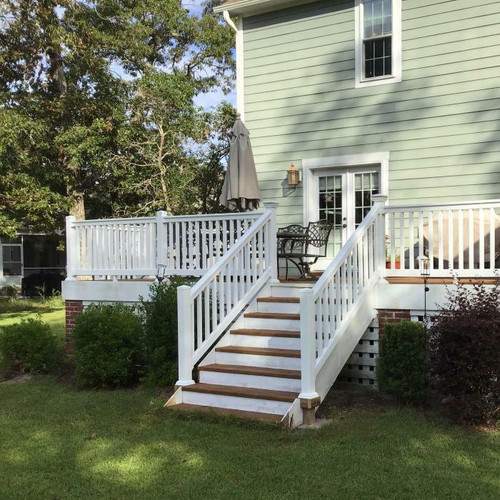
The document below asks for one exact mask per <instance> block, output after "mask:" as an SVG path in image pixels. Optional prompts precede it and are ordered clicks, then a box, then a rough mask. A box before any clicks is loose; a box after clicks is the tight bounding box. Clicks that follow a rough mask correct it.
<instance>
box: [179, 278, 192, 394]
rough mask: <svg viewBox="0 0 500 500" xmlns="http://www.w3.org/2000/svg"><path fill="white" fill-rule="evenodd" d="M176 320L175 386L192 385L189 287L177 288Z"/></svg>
mask: <svg viewBox="0 0 500 500" xmlns="http://www.w3.org/2000/svg"><path fill="white" fill-rule="evenodd" d="M177 319H178V336H179V337H178V338H179V347H178V349H179V380H178V381H177V383H176V384H175V385H176V386H184V385H192V384H194V380H193V352H194V343H193V336H194V330H193V298H192V296H191V287H189V286H187V285H183V286H180V287H179V288H177Z"/></svg>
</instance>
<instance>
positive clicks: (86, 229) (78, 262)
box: [66, 212, 260, 279]
mask: <svg viewBox="0 0 500 500" xmlns="http://www.w3.org/2000/svg"><path fill="white" fill-rule="evenodd" d="M259 216H260V214H256V213H253V212H252V213H243V214H215V215H189V216H173V217H170V216H167V214H166V213H165V212H158V213H157V215H156V217H141V218H135V219H108V220H106V219H103V220H86V221H77V220H76V218H74V217H67V220H66V239H67V251H68V252H67V253H68V259H67V274H68V278H70V279H72V278H75V277H78V276H90V277H92V278H94V279H98V278H100V279H105V278H107V277H119V278H121V279H134V278H141V277H144V276H155V275H157V274H158V273H159V274H161V275H163V276H173V275H178V276H202V275H203V274H204V273H205V272H206V271H207V269H209V268H211V267H212V266H213V265H214V263H215V262H216V261H217V260H218V259H219V258H220V257H221V256H222V255H223V254H224V253H225V252H227V251H228V250H229V249H230V248H231V247H232V246H233V245H234V243H235V242H237V241H238V240H239V239H240V238H241V237H242V235H243V234H245V233H246V231H248V229H249V228H250V227H251V225H252V224H253V223H254V221H255V220H256V219H257V218H258V217H259Z"/></svg>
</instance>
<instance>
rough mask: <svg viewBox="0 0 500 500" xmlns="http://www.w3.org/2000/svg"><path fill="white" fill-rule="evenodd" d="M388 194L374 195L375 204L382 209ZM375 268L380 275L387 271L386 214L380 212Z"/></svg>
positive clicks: (376, 233)
mask: <svg viewBox="0 0 500 500" xmlns="http://www.w3.org/2000/svg"><path fill="white" fill-rule="evenodd" d="M387 198H388V197H387V196H386V195H384V194H376V195H374V196H373V198H372V201H373V206H374V207H375V208H377V209H379V210H381V209H382V208H383V207H384V206H385V205H386V204H387ZM374 244H375V252H374V254H375V270H376V271H377V272H378V274H379V276H383V275H384V272H385V214H384V213H379V214H378V215H377V219H376V221H375V241H374Z"/></svg>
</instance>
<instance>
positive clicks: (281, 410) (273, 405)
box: [182, 391, 291, 415]
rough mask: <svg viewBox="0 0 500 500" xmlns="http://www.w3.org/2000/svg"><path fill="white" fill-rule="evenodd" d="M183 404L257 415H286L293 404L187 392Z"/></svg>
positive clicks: (183, 397) (183, 396)
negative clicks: (229, 409)
mask: <svg viewBox="0 0 500 500" xmlns="http://www.w3.org/2000/svg"><path fill="white" fill-rule="evenodd" d="M182 402H183V403H187V404H191V405H200V406H215V407H217V408H231V409H233V410H244V411H254V412H257V413H273V414H275V415H284V414H285V413H286V412H287V411H288V408H290V406H291V403H287V402H282V401H270V400H267V399H254V398H240V397H236V396H224V395H220V394H207V393H204V392H187V391H184V392H183V394H182Z"/></svg>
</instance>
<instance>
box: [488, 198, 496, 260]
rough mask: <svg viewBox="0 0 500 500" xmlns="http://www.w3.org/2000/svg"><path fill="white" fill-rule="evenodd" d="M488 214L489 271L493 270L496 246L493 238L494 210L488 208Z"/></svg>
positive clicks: (494, 230)
mask: <svg viewBox="0 0 500 500" xmlns="http://www.w3.org/2000/svg"><path fill="white" fill-rule="evenodd" d="M489 213H490V255H489V258H490V269H491V270H493V269H495V255H496V252H495V250H496V245H495V243H496V242H495V238H496V227H495V219H496V216H495V209H494V208H490V209H489Z"/></svg>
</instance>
